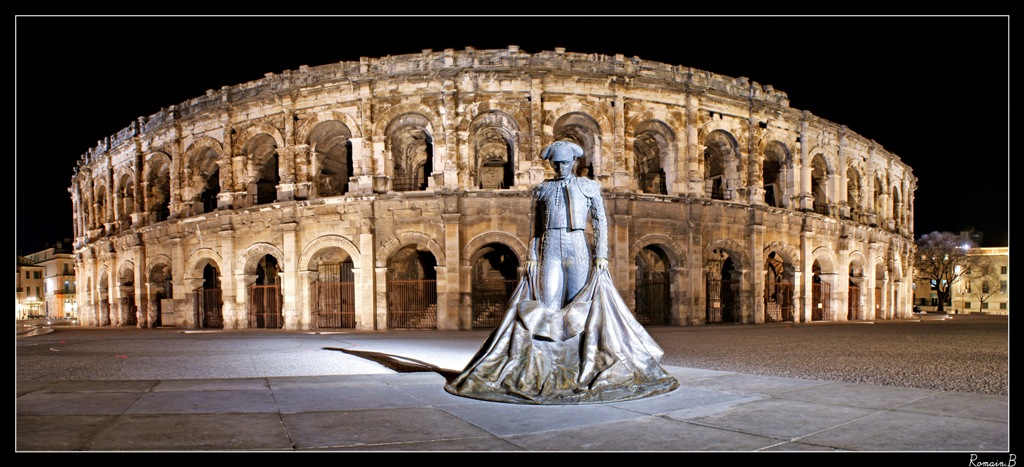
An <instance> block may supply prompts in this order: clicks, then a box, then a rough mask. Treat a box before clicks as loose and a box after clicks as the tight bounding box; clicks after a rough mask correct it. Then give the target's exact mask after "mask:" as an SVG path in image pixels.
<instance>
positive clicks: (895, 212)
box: [892, 186, 903, 229]
mask: <svg viewBox="0 0 1024 467" xmlns="http://www.w3.org/2000/svg"><path fill="white" fill-rule="evenodd" d="M902 217H903V205H902V203H901V202H900V190H899V187H896V186H894V187H892V219H893V222H894V225H895V226H896V228H897V229H898V228H900V227H902V226H903V219H902Z"/></svg>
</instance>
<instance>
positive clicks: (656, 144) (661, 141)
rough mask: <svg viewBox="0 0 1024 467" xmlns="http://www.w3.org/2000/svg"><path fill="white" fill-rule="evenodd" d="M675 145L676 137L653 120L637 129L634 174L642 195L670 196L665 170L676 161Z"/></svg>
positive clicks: (665, 126) (662, 124)
mask: <svg viewBox="0 0 1024 467" xmlns="http://www.w3.org/2000/svg"><path fill="white" fill-rule="evenodd" d="M674 143H675V135H674V134H673V133H672V130H671V129H669V128H668V126H667V125H665V124H664V123H661V122H658V121H654V120H651V121H647V122H644V123H642V124H640V125H639V126H638V127H637V129H636V136H635V137H634V139H633V155H634V160H633V163H634V167H633V172H634V174H635V175H636V179H637V187H638V188H639V190H640V192H641V193H652V194H657V195H665V194H668V180H667V179H666V170H665V169H666V165H667V164H669V163H671V161H672V160H674V157H675V156H674V154H673V151H672V147H673V145H674Z"/></svg>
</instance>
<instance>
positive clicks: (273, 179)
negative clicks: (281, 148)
mask: <svg viewBox="0 0 1024 467" xmlns="http://www.w3.org/2000/svg"><path fill="white" fill-rule="evenodd" d="M278 160H279V156H278V155H277V153H276V152H275V153H274V154H273V155H271V156H270V158H269V159H267V162H266V163H264V164H263V166H262V167H260V171H259V176H258V177H257V179H256V204H267V203H273V202H274V201H276V200H277V185H278V183H281V176H280V175H279V174H278V163H279V161H278Z"/></svg>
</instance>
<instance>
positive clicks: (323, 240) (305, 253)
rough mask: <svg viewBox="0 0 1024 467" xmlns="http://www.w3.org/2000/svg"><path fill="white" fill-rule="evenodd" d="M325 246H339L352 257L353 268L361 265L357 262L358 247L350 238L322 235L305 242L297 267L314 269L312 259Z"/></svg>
mask: <svg viewBox="0 0 1024 467" xmlns="http://www.w3.org/2000/svg"><path fill="white" fill-rule="evenodd" d="M327 248H340V249H341V250H342V251H344V252H345V253H346V254H348V257H349V258H351V259H352V263H353V267H354V268H360V267H362V266H361V265H360V264H359V259H360V253H359V248H358V247H357V246H356V245H355V244H354V243H352V241H351V240H349V239H347V238H345V237H342V236H340V235H324V236H321V237H317V238H315V239H313V241H311V242H309V243H308V244H306V247H305V248H303V249H302V253H301V254H300V255H299V267H300V268H303V269H302V270H306V271H316V263H315V262H314V259H316V256H317V254H318V253H319V252H320V251H322V250H324V249H327Z"/></svg>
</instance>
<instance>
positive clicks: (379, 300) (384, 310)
mask: <svg viewBox="0 0 1024 467" xmlns="http://www.w3.org/2000/svg"><path fill="white" fill-rule="evenodd" d="M373 273H374V276H375V280H376V282H377V283H376V284H375V286H376V287H375V289H376V291H375V294H376V305H377V306H376V311H377V316H376V318H375V320H374V325H375V326H376V329H387V328H388V275H387V273H388V268H387V267H385V266H380V265H378V266H376V267H374V268H373Z"/></svg>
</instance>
